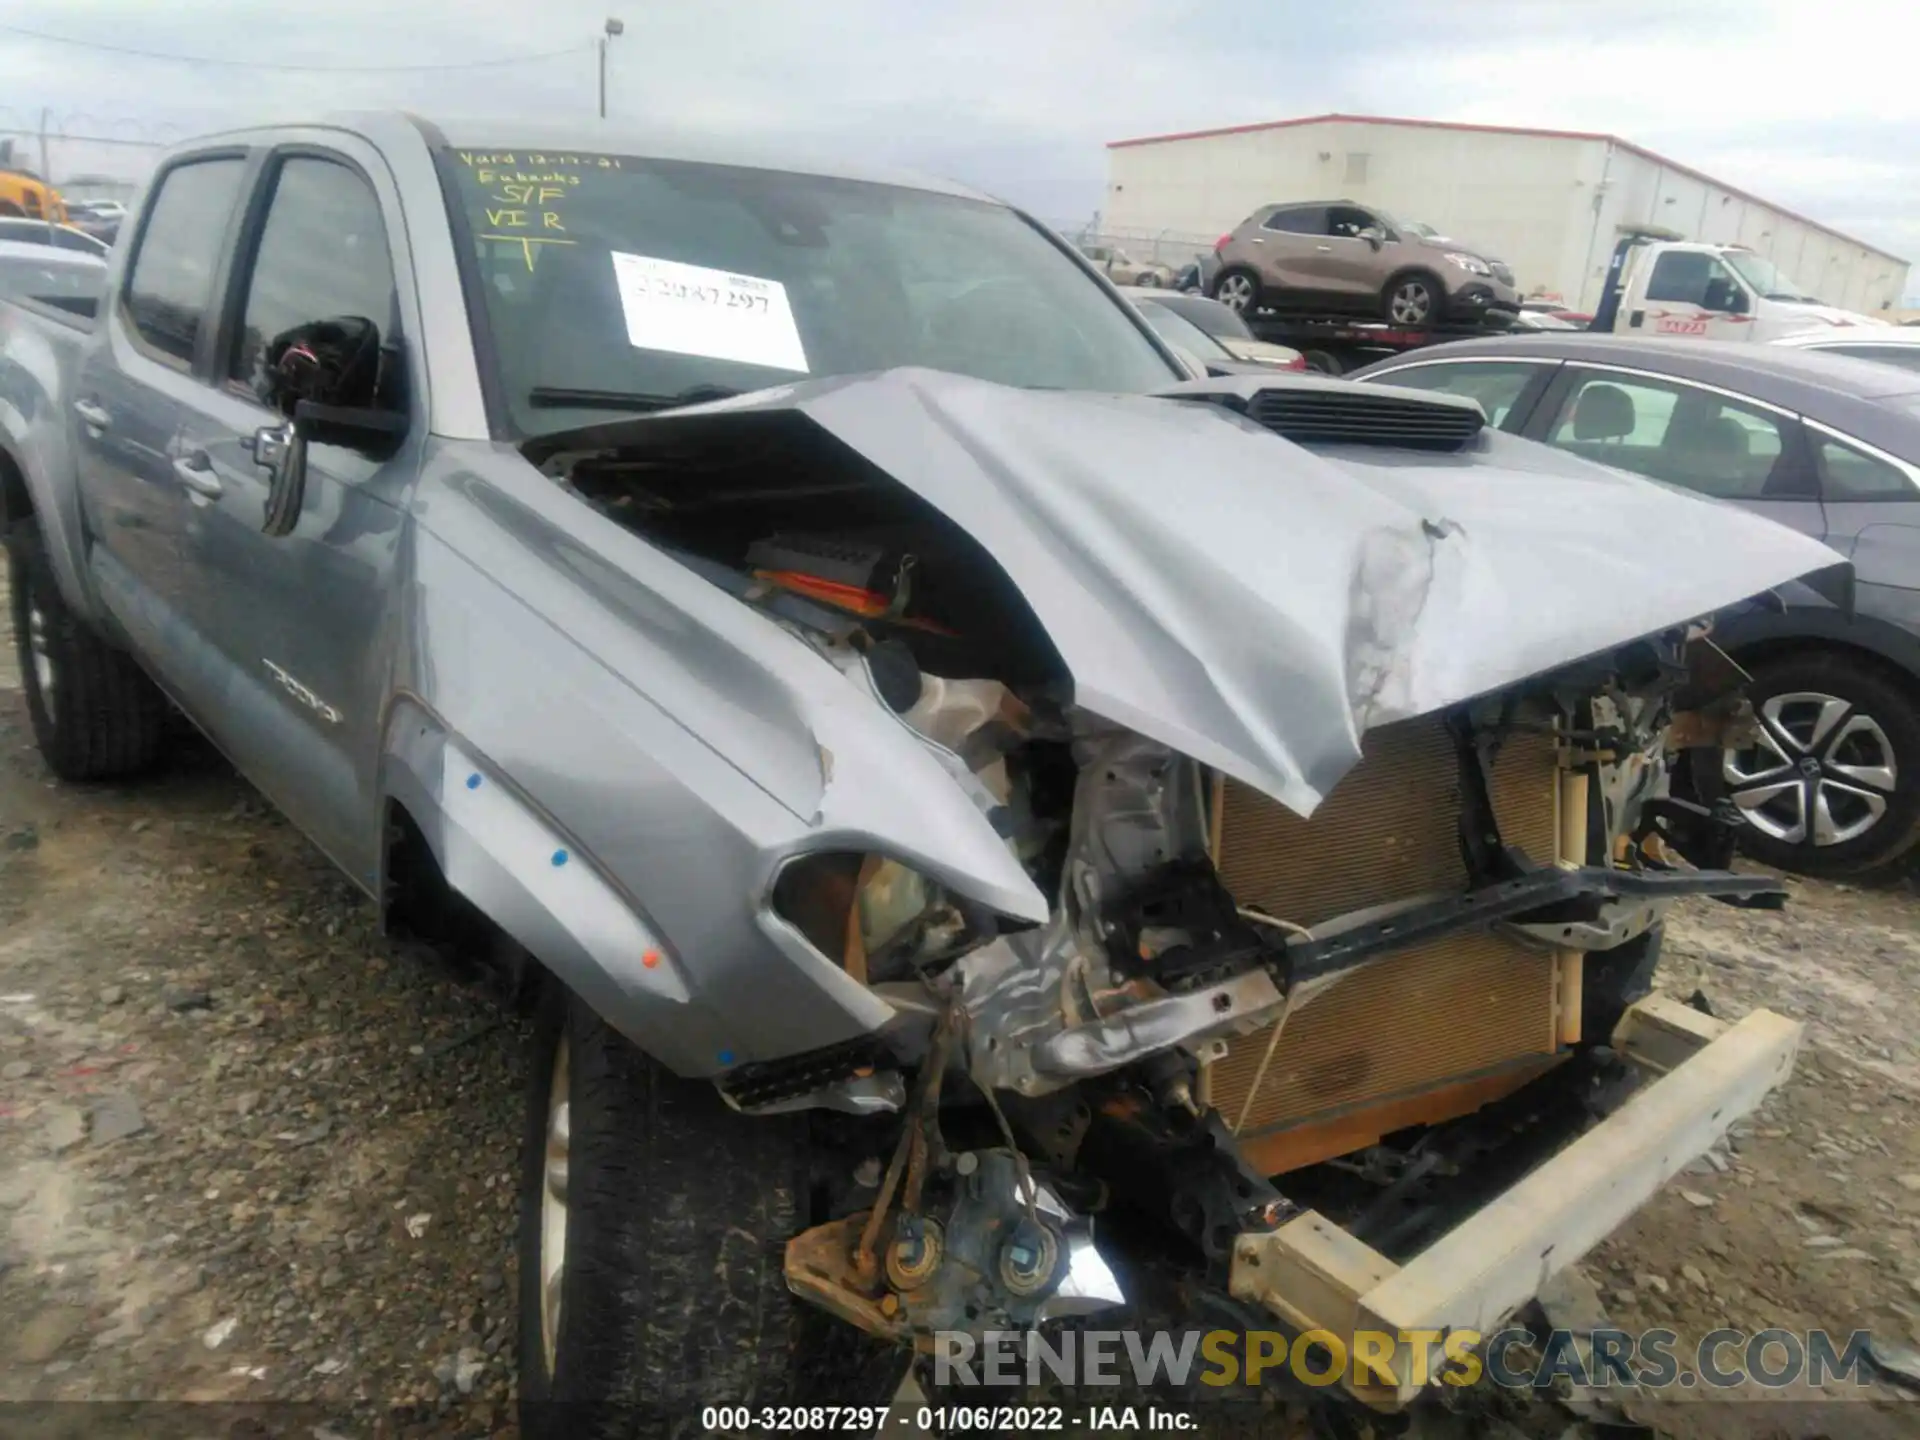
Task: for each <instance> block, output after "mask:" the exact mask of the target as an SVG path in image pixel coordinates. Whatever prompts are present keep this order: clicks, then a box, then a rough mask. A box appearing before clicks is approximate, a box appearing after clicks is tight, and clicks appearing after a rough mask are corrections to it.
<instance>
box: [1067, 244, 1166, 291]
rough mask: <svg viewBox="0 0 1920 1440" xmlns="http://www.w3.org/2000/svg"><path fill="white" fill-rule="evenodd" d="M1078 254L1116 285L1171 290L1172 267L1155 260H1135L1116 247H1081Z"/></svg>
mask: <svg viewBox="0 0 1920 1440" xmlns="http://www.w3.org/2000/svg"><path fill="white" fill-rule="evenodd" d="M1080 253H1081V254H1082V255H1084V256H1086V257H1087V259H1089V260H1091V261H1092V262H1093V263H1094V266H1095V267H1096V268H1097V269H1098V270H1099V271H1100V273H1101V274H1103V275H1105V276H1106V277H1107V278H1108V279H1109V280H1111V281H1113V283H1114V284H1116V285H1145V286H1148V287H1150V288H1152V287H1160V288H1171V287H1172V285H1173V267H1172V266H1171V265H1162V264H1161V263H1160V262H1159V261H1157V260H1136V259H1134V258H1133V257H1132V256H1131V255H1129V254H1127V252H1126V251H1124V250H1122V249H1120V248H1119V247H1118V246H1117V245H1082V246H1080Z"/></svg>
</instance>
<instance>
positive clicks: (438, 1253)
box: [0, 572, 1920, 1440]
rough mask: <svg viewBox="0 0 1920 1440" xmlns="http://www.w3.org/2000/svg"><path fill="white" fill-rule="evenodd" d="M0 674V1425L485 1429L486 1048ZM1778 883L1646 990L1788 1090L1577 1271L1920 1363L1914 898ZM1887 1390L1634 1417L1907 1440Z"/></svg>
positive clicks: (1631, 1299) (261, 864) (491, 1269)
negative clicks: (59, 759)
mask: <svg viewBox="0 0 1920 1440" xmlns="http://www.w3.org/2000/svg"><path fill="white" fill-rule="evenodd" d="M0 573H3V572H0ZM12 663H13V662H12V646H11V643H10V641H7V640H6V638H5V637H4V636H3V635H0V1434H4V1435H7V1436H13V1435H20V1436H29V1435H31V1436H36V1437H37V1436H54V1435H59V1436H63V1437H64V1436H69V1435H70V1436H75V1437H78V1436H94V1435H108V1434H116V1435H117V1434H125V1435H140V1436H147V1435H162V1434H181V1435H189V1434H191V1435H214V1434H218V1435H223V1436H224V1435H229V1434H232V1435H264V1434H268V1433H273V1434H280V1433H288V1434H296V1433H297V1434H300V1435H302V1436H307V1435H311V1436H313V1437H316V1440H350V1437H357V1436H362V1435H374V1434H390V1435H401V1434H421V1435H425V1434H434V1435H442V1434H444V1435H475V1436H483V1435H506V1434H512V1433H514V1432H513V1425H512V1397H513V1383H512V1379H511V1358H512V1348H513V1346H512V1326H513V1302H512V1298H511V1297H512V1296H513V1294H514V1275H513V1256H512V1248H511V1247H512V1222H513V1203H514V1200H513V1197H514V1188H515V1187H514V1183H513V1175H514V1171H515V1164H516V1156H515V1147H516V1144H517V1140H518V1136H519V1133H520V1115H519V1107H520V1091H521V1085H522V1078H523V1076H522V1069H523V1059H522V1056H523V1044H524V1037H523V1035H522V1033H521V1031H520V1030H519V1028H518V1027H517V1025H516V1024H515V1023H514V1022H512V1021H511V1020H509V1019H506V1018H505V1017H504V1015H503V1012H501V1011H500V1010H499V1009H498V1008H497V1007H495V1006H494V1005H493V1004H492V1003H491V1002H490V1001H488V1000H487V999H486V998H485V997H484V996H482V995H480V994H479V993H477V992H475V991H472V990H469V989H467V988H464V987H462V986H460V985H458V984H456V983H454V981H453V980H452V979H451V978H450V977H448V976H446V975H444V974H441V973H438V972H436V971H435V970H433V969H432V968H430V967H429V966H427V965H426V964H423V963H422V962H421V961H420V960H419V959H418V958H416V957H414V956H410V955H402V954H399V953H396V952H395V950H394V949H393V948H392V947H390V946H389V945H388V944H387V943H386V942H384V941H383V940H382V939H381V938H380V937H379V935H378V934H377V933H376V930H375V927H374V917H373V913H372V911H371V909H370V907H369V906H367V905H366V904H365V903H364V902H363V900H362V899H361V898H360V897H359V895H358V893H357V892H355V891H354V890H353V889H352V888H351V887H350V886H349V885H347V884H346V882H345V881H343V880H341V879H339V878H337V876H336V875H335V874H334V872H333V871H332V870H331V869H330V867H329V866H328V865H327V864H326V862H325V861H324V860H322V859H321V858H320V857H319V856H318V855H317V854H316V853H315V852H314V851H313V850H312V849H311V848H310V847H309V846H308V845H307V844H306V843H305V842H304V841H303V840H302V839H301V838H300V837H299V836H298V835H297V834H295V833H294V832H293V831H292V830H291V829H290V828H289V827H288V826H287V825H286V824H285V823H284V822H282V821H281V820H280V819H279V818H278V817H277V816H276V815H275V814H274V813H273V812H272V811H271V810H269V809H268V808H267V807H266V805H265V804H264V802H262V801H261V800H260V799H259V797H258V796H257V795H256V794H255V793H254V792H253V791H252V790H250V789H249V788H248V787H247V786H246V785H244V784H243V783H242V782H240V781H239V780H237V779H236V778H235V777H234V776H233V774H232V773H231V771H229V770H228V769H227V768H226V767H225V766H224V765H223V764H222V763H221V762H220V761H219V760H218V759H217V758H215V757H213V756H211V755H210V754H208V753H207V752H206V751H205V750H204V749H203V748H201V747H199V746H198V745H194V744H187V745H184V746H183V748H182V755H181V758H180V760H179V762H178V763H177V764H175V765H174V766H173V767H171V769H170V770H169V771H168V773H166V774H165V775H163V776H161V777H159V778H157V779H156V780H154V781H153V782H150V783H148V784H145V785H142V786H141V787H139V788H130V789H124V790H121V789H112V788H108V789H85V790H83V789H77V788H72V787H66V786H58V785H55V784H54V783H53V782H52V781H51V779H50V778H49V776H48V775H47V772H46V770H45V768H44V766H42V764H41V763H40V760H39V758H38V756H37V755H36V754H35V752H34V751H33V749H32V745H31V741H30V737H29V735H28V731H27V725H26V717H25V713H24V710H23V708H22V706H21V704H20V701H19V695H18V691H17V676H16V675H15V674H14V673H13V670H12ZM1795 889H1796V892H1797V894H1796V903H1795V904H1794V905H1793V907H1792V908H1791V909H1790V910H1789V911H1788V912H1786V913H1785V914H1784V915H1773V914H1764V913H1744V912H1739V911H1734V910H1730V909H1726V908H1724V907H1718V906H1713V905H1705V904H1703V905H1699V906H1696V907H1694V908H1691V909H1689V910H1687V911H1686V912H1685V913H1684V914H1682V915H1681V916H1680V917H1679V919H1678V921H1677V922H1676V923H1675V924H1674V925H1673V926H1672V934H1671V938H1670V943H1669V947H1668V960H1667V966H1666V980H1665V983H1666V985H1667V986H1668V988H1671V989H1674V990H1677V991H1678V992H1679V993H1680V994H1682V995H1685V994H1687V993H1689V992H1691V991H1693V990H1695V989H1698V990H1700V991H1701V992H1702V993H1703V994H1704V995H1705V996H1706V997H1707V998H1708V1000H1709V1002H1710V1003H1711V1004H1712V1005H1713V1007H1714V1009H1715V1011H1716V1013H1719V1014H1722V1015H1727V1016H1738V1015H1740V1014H1742V1013H1744V1012H1745V1011H1746V1010H1747V1009H1749V1008H1751V1007H1753V1006H1756V1005H1762V1004H1764V1005H1769V1006H1772V1007H1774V1008H1776V1009H1779V1010H1782V1011H1784V1012H1786V1013H1788V1014H1791V1015H1794V1016H1796V1017H1798V1018H1801V1019H1804V1020H1805V1021H1807V1023H1808V1027H1809V1041H1810V1043H1809V1046H1808V1049H1807V1051H1806V1052H1805V1053H1804V1055H1803V1058H1802V1061H1801V1064H1800V1067H1799V1071H1798V1074H1797V1076H1796V1078H1795V1079H1794V1081H1793V1082H1792V1083H1791V1085H1790V1086H1789V1087H1788V1088H1787V1089H1786V1090H1785V1091H1784V1092H1783V1093H1782V1094H1781V1095H1779V1096H1777V1097H1775V1099H1774V1100H1773V1101H1771V1102H1770V1103H1769V1105H1768V1106H1767V1107H1766V1109H1765V1110H1764V1111H1763V1112H1761V1113H1760V1114H1759V1115H1757V1116H1755V1117H1754V1118H1753V1119H1752V1120H1751V1121H1749V1122H1747V1123H1746V1124H1744V1125H1742V1126H1741V1127H1740V1128H1739V1130H1738V1131H1737V1132H1736V1135H1735V1138H1734V1139H1733V1141H1732V1142H1731V1144H1730V1145H1729V1146H1728V1148H1727V1149H1725V1150H1724V1151H1722V1152H1720V1153H1719V1154H1717V1155H1716V1156H1714V1157H1711V1158H1710V1159H1709V1160H1708V1161H1705V1162H1701V1163H1699V1165H1698V1166H1697V1167H1696V1171H1695V1173H1692V1174H1689V1175H1685V1176H1683V1177H1682V1178H1681V1180H1680V1181H1679V1182H1677V1183H1676V1185H1674V1186H1673V1187H1670V1188H1669V1189H1668V1190H1667V1191H1666V1192H1665V1193H1663V1194H1662V1195H1661V1196H1660V1197H1659V1198H1658V1199H1657V1200H1656V1201H1655V1202H1654V1203H1653V1204H1652V1205H1651V1206H1649V1207H1648V1208H1647V1210H1646V1211H1644V1212H1643V1214H1642V1215H1641V1216H1640V1217H1639V1219H1637V1220H1636V1221H1635V1222H1634V1223H1633V1224H1632V1225H1631V1226H1630V1227H1629V1228H1628V1229H1627V1230H1625V1231H1624V1232H1622V1233H1621V1234H1619V1235H1618V1236H1616V1237H1615V1238H1614V1239H1612V1240H1611V1241H1609V1242H1608V1243H1607V1244H1606V1245H1605V1246H1604V1247H1602V1249H1601V1250H1600V1251H1598V1252H1597V1253H1596V1254H1595V1255H1594V1256H1593V1257H1591V1259H1590V1260H1589V1261H1588V1263H1587V1265H1586V1267H1585V1273H1586V1275H1587V1276H1589V1277H1590V1278H1591V1279H1592V1281H1593V1282H1594V1284H1595V1286H1596V1287H1597V1288H1598V1292H1599V1294H1600V1296H1601V1298H1602V1300H1603V1302H1604V1303H1605V1305H1606V1307H1607V1309H1608V1310H1609V1311H1610V1312H1611V1314H1612V1316H1613V1318H1614V1319H1615V1320H1616V1321H1618V1322H1620V1323H1623V1324H1625V1325H1627V1326H1629V1327H1631V1328H1636V1329H1637V1328H1641V1327H1645V1326H1656V1325H1661V1326H1669V1327H1671V1328H1673V1329H1675V1330H1677V1331H1679V1332H1680V1333H1681V1335H1682V1337H1683V1341H1690V1339H1691V1338H1696V1337H1698V1336H1699V1335H1701V1334H1704V1333H1706V1332H1707V1331H1709V1330H1712V1329H1714V1328H1716V1327H1720V1326H1732V1327H1735V1328H1739V1329H1742V1330H1746V1331H1755V1330H1759V1329H1762V1328H1765V1327H1767V1326H1773V1325H1777V1326H1783V1327H1786V1328H1789V1329H1796V1330H1805V1329H1807V1328H1812V1327H1826V1328H1828V1329H1831V1330H1835V1331H1839V1332H1843V1333H1844V1332H1847V1331H1851V1330H1854V1329H1857V1328H1862V1327H1870V1328H1872V1329H1873V1330H1874V1332H1875V1333H1876V1335H1879V1336H1882V1337H1885V1338H1886V1339H1887V1340H1891V1341H1896V1342H1899V1343H1901V1344H1905V1345H1908V1346H1911V1347H1913V1348H1914V1349H1916V1350H1920V1125H1917V1122H1916V1116H1915V1112H1914V1109H1913V1100H1914V1097H1915V1094H1916V1092H1917V1091H1920V997H1917V996H1916V990H1915V976H1916V975H1920V895H1916V893H1915V891H1914V889H1913V888H1912V886H1911V885H1909V884H1906V883H1902V884H1897V885H1893V886H1889V887H1881V888H1875V889H1858V888H1849V887H1844V886H1832V885H1821V884H1816V883H1812V882H1807V883H1802V884H1797V885H1796V887H1795ZM1682 1349H1683V1353H1684V1345H1683V1347H1682ZM1916 1363H1920V1361H1916ZM1900 1393H1901V1392H1899V1391H1897V1390H1896V1389H1893V1388H1891V1387H1876V1388H1875V1389H1874V1391H1873V1392H1872V1394H1873V1396H1874V1397H1875V1398H1876V1399H1878V1400H1879V1401H1880V1402H1882V1403H1880V1404H1877V1405H1876V1404H1864V1403H1851V1404H1848V1405H1845V1406H1843V1407H1839V1408H1838V1409H1835V1408H1832V1407H1821V1406H1814V1405H1798V1406H1796V1405H1792V1404H1780V1403H1775V1404H1770V1405H1766V1406H1764V1407H1763V1406H1741V1405H1726V1404H1708V1403H1700V1404H1687V1405H1680V1406H1668V1407H1665V1408H1663V1409H1659V1410H1657V1411H1653V1410H1646V1413H1644V1414H1643V1415H1642V1416H1641V1418H1643V1419H1651V1420H1654V1421H1655V1422H1656V1423H1657V1424H1658V1426H1659V1428H1660V1429H1661V1430H1662V1431H1663V1432H1664V1433H1667V1434H1671V1435H1675V1436H1689V1437H1691V1436H1708V1435H1714V1436H1717V1435H1750V1434H1762V1435H1781V1436H1802V1435H1805V1436H1812V1435H1831V1436H1834V1437H1836V1440H1842V1437H1851V1436H1854V1435H1877V1434H1886V1435H1896V1434H1908V1433H1913V1434H1920V1406H1912V1407H1909V1406H1908V1405H1905V1404H1900V1403H1888V1402H1892V1401H1893V1397H1895V1396H1897V1395H1899V1394H1900ZM81 1400H85V1401H91V1402H95V1403H93V1404H91V1405H88V1406H65V1405H60V1404H45V1405H24V1406H23V1405H22V1404H21V1403H20V1402H61V1401H81ZM110 1401H111V1402H148V1403H147V1404H145V1405H143V1406H139V1407H134V1408H124V1407H118V1406H114V1405H109V1404H106V1403H104V1402H110ZM163 1401H197V1402H221V1404H220V1405H218V1406H208V1405H205V1404H202V1405H198V1406H180V1407H164V1406H155V1405H154V1404H152V1403H151V1402H163ZM255 1406H261V1407H266V1408H263V1409H259V1410H255V1409H253V1408H252V1407H255ZM395 1407H398V1408H395ZM1630 1408H1631V1407H1630ZM1642 1408H1643V1409H1644V1408H1645V1407H1642ZM1557 1413H1558V1412H1556V1414H1557ZM290 1416H291V1417H295V1418H296V1419H297V1422H298V1423H297V1424H296V1425H295V1426H294V1428H292V1429H286V1428H284V1422H286V1421H287V1419H288V1417H290ZM249 1417H253V1418H249ZM1538 1418H1539V1417H1537V1416H1536V1417H1535V1420H1536V1421H1537V1420H1538ZM1564 1424H1565V1420H1564V1417H1563V1418H1561V1419H1560V1420H1558V1421H1557V1422H1556V1425H1557V1426H1564ZM250 1425H251V1426H252V1427H253V1428H251V1429H249V1428H248V1427H249V1426H250ZM262 1427H266V1428H262ZM1524 1428H1525V1429H1526V1430H1527V1431H1528V1432H1529V1433H1540V1434H1557V1433H1558V1429H1557V1428H1542V1426H1541V1424H1536V1423H1529V1424H1526V1425H1525V1427H1524ZM1481 1433H1491V1432H1485V1431H1482V1432H1481Z"/></svg>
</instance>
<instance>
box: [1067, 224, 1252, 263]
mask: <svg viewBox="0 0 1920 1440" xmlns="http://www.w3.org/2000/svg"><path fill="white" fill-rule="evenodd" d="M1053 228H1054V229H1055V230H1057V231H1058V232H1059V233H1060V234H1061V235H1063V236H1065V237H1066V238H1067V239H1068V240H1070V241H1071V242H1072V243H1073V244H1075V245H1103V246H1105V247H1107V248H1108V249H1110V250H1120V251H1124V252H1125V253H1126V256H1127V258H1128V259H1129V260H1134V261H1140V262H1145V263H1149V264H1154V265H1165V266H1167V267H1168V268H1169V269H1171V270H1175V271H1178V270H1179V269H1181V268H1182V267H1183V266H1186V265H1191V264H1192V263H1193V262H1194V261H1195V260H1197V259H1199V258H1200V257H1201V256H1203V255H1212V254H1213V242H1214V241H1215V240H1217V239H1219V238H1220V237H1219V235H1218V234H1217V233H1215V234H1211V235H1201V234H1197V233H1195V232H1194V231H1191V230H1138V229H1129V228H1127V227H1125V226H1107V225H1101V224H1100V223H1099V222H1098V221H1097V220H1096V221H1082V222H1079V223H1075V224H1068V225H1055V226H1054V227H1053Z"/></svg>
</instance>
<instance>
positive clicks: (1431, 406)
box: [1247, 387, 1487, 450]
mask: <svg viewBox="0 0 1920 1440" xmlns="http://www.w3.org/2000/svg"><path fill="white" fill-rule="evenodd" d="M1247 418H1248V419H1249V420H1252V421H1253V422H1254V423H1255V424H1257V425H1264V426H1266V427H1267V429H1269V430H1271V431H1273V433H1274V434H1276V435H1279V436H1282V437H1284V438H1285V439H1288V440H1291V441H1293V442H1294V443H1295V444H1296V445H1391V446H1394V447H1395V448H1397V449H1403V450H1462V449H1465V448H1466V447H1467V446H1468V445H1470V444H1472V443H1473V440H1474V437H1476V436H1477V435H1479V433H1480V432H1481V430H1483V429H1484V428H1486V423H1487V417H1486V416H1485V415H1483V414H1482V413H1481V411H1480V407H1479V406H1478V405H1476V404H1475V403H1474V402H1473V401H1471V400H1467V401H1461V400H1456V399H1454V398H1453V397H1452V396H1434V397H1432V398H1428V397H1426V396H1419V397H1415V396H1412V395H1405V394H1392V393H1389V392H1386V391H1381V390H1361V389H1359V388H1358V387H1352V388H1348V389H1343V390H1340V391H1338V392H1326V391H1318V390H1293V389H1286V390H1262V391H1261V392H1260V393H1259V394H1258V395H1255V396H1253V397H1252V398H1251V399H1249V400H1248V401H1247Z"/></svg>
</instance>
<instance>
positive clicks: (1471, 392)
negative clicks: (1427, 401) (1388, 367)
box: [1379, 360, 1559, 431]
mask: <svg viewBox="0 0 1920 1440" xmlns="http://www.w3.org/2000/svg"><path fill="white" fill-rule="evenodd" d="M1558 368H1559V367H1558V366H1557V365H1552V364H1533V363H1531V362H1528V361H1524V360H1497V361H1489V362H1481V361H1477V360H1476V361H1471V362H1468V361H1455V362H1453V363H1452V364H1434V365H1414V366H1410V367H1409V368H1407V369H1405V370H1395V371H1394V372H1393V373H1392V374H1390V375H1382V376H1380V377H1379V383H1380V384H1382V385H1405V386H1407V387H1409V388H1411V389H1414V390H1438V391H1441V392H1443V393H1445V394H1448V395H1462V396H1465V397H1466V398H1467V399H1469V400H1478V401H1479V402H1480V408H1481V409H1482V410H1484V411H1486V413H1487V423H1488V424H1489V425H1492V426H1495V427H1496V428H1498V429H1501V430H1508V431H1516V430H1518V429H1519V428H1520V423H1521V421H1523V420H1524V419H1525V418H1526V410H1527V408H1528V407H1530V406H1531V403H1532V399H1533V396H1534V395H1537V394H1538V393H1539V387H1540V386H1544V385H1545V384H1546V381H1547V378H1548V377H1549V376H1551V375H1552V374H1553V372H1554V371H1555V370H1556V369H1558ZM1536 382H1538V384H1536ZM1530 387H1531V391H1530ZM1522 396H1526V397H1527V399H1528V406H1522V405H1521V404H1520V401H1521V397H1522ZM1509 421H1511V422H1512V423H1508V422H1509Z"/></svg>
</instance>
